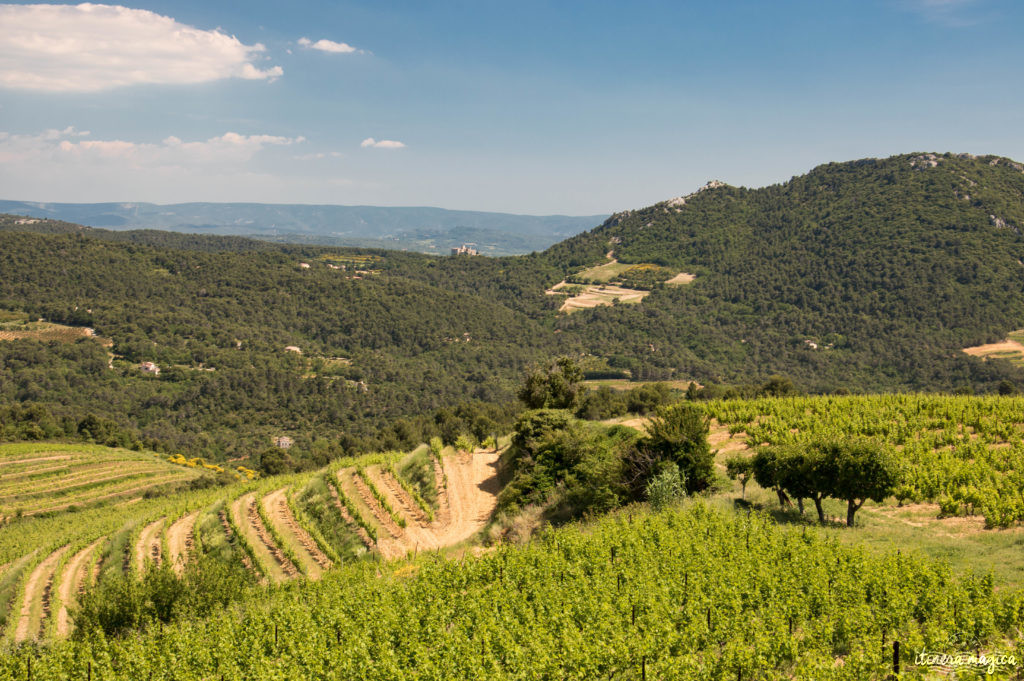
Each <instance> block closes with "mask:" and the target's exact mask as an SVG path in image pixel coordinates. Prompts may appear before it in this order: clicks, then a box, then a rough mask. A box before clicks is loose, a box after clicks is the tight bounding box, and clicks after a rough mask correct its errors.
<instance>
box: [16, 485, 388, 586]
mask: <svg viewBox="0 0 1024 681" xmlns="http://www.w3.org/2000/svg"><path fill="white" fill-rule="evenodd" d="M327 489H329V490H330V491H331V498H332V499H333V500H334V506H335V508H337V509H338V513H340V514H341V518H342V520H344V521H345V523H346V524H347V525H348V527H349V529H350V530H352V531H353V532H355V533H356V535H357V536H358V537H359V540H360V541H361V542H363V545H364V546H366V548H368V549H370V550H373V549H374V547H375V544H374V541H373V537H371V536H370V533H369V532H367V531H366V529H365V528H363V526H362V525H360V524H359V523H357V522H356V519H355V518H353V517H352V514H351V513H349V512H348V509H347V508H345V504H343V503H341V497H340V496H339V495H338V490H337V488H336V487H335V486H334V485H332V484H330V483H328V484H327ZM0 574H3V573H2V572H0Z"/></svg>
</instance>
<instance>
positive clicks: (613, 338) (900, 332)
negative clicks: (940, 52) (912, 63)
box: [547, 154, 1024, 391]
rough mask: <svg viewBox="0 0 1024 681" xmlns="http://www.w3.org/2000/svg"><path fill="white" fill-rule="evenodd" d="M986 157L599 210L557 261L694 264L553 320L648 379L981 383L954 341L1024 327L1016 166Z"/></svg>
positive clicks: (713, 190)
mask: <svg viewBox="0 0 1024 681" xmlns="http://www.w3.org/2000/svg"><path fill="white" fill-rule="evenodd" d="M1022 168H1024V166H1022V165H1021V164H1019V163H1015V162H1012V161H1009V160H1007V159H1001V158H997V157H980V158H975V157H969V156H953V155H945V156H937V155H933V154H918V155H905V156H895V157H892V158H888V159H882V160H876V159H867V160H863V161H855V162H850V163H832V164H828V165H824V166H821V167H818V168H816V169H814V170H813V171H811V172H810V173H808V174H807V175H804V176H801V177H796V178H793V179H792V180H791V181H789V182H787V183H784V184H779V185H774V186H771V187H766V188H764V189H756V190H751V189H743V188H736V187H730V186H727V185H719V186H715V185H716V184H718V183H712V184H711V185H709V188H707V189H705V190H703V191H700V192H698V193H696V194H694V195H692V196H689V197H683V198H680V199H674V200H671V201H666V202H663V203H659V204H656V205H654V206H650V207H648V208H644V209H642V210H636V211H626V212H624V213H619V214H616V215H614V216H612V217H611V218H610V219H609V220H607V221H606V222H605V223H604V224H603V225H602V226H601V227H599V228H597V229H595V230H593V231H591V232H587V233H585V234H582V235H580V236H577V237H575V238H573V239H570V240H568V241H565V242H563V243H561V244H559V245H557V246H554V247H552V248H551V249H550V250H549V251H548V253H547V256H548V257H549V258H551V259H552V260H553V261H557V262H567V261H569V259H576V260H579V259H581V258H585V259H587V261H588V262H589V263H594V262H598V261H600V260H602V259H603V258H604V257H605V253H606V252H607V251H609V250H612V249H613V250H614V256H615V257H616V258H617V259H618V260H619V261H620V262H625V263H656V264H660V265H665V266H669V267H672V268H676V269H678V270H683V271H686V272H692V273H694V274H696V275H697V277H696V280H695V281H694V282H693V283H692V284H689V285H688V286H684V287H666V288H665V289H664V290H660V291H655V293H654V294H652V295H651V296H649V297H647V298H646V299H645V300H644V302H643V304H642V305H640V306H621V307H618V308H600V309H595V310H593V311H590V312H586V313H580V314H575V315H572V316H569V317H567V318H565V319H564V320H563V321H562V323H561V324H560V325H559V326H560V328H561V329H562V330H563V331H564V332H566V333H571V334H573V335H576V336H578V337H579V338H580V339H581V340H582V341H583V342H584V344H585V345H586V346H588V347H590V348H600V350H601V352H602V353H604V354H605V355H607V356H610V357H613V358H614V359H616V360H617V362H618V363H619V364H622V365H626V366H628V367H629V368H633V369H634V370H637V369H639V370H640V371H641V372H643V373H644V374H645V375H649V376H655V377H667V376H669V375H676V376H679V375H681V376H697V377H700V378H702V379H705V380H709V379H710V380H715V379H718V380H725V381H744V380H750V379H751V378H752V377H765V376H768V375H770V374H773V373H785V374H787V375H790V376H791V377H793V378H794V379H795V380H797V382H798V383H800V384H802V385H803V387H805V388H808V389H813V390H825V391H829V390H833V389H836V388H846V389H850V390H854V391H856V390H880V389H946V390H948V389H956V388H973V389H978V390H984V389H986V386H989V385H991V383H992V382H993V381H995V380H997V379H998V378H1000V377H1006V378H1011V380H1014V381H1018V382H1020V381H1021V376H1020V374H1019V373H1017V372H1015V371H1011V370H1010V369H1009V368H1008V367H1006V366H1002V367H996V366H994V365H991V364H989V365H983V364H981V363H979V362H976V361H973V360H970V359H968V358H966V357H963V356H962V355H961V353H960V352H959V351H960V349H961V348H964V347H966V346H968V345H973V344H976V343H981V342H988V341H993V340H997V339H1000V338H1004V337H1005V334H1006V332H1007V331H1010V330H1012V329H1016V328H1019V327H1021V326H1024V240H1022V238H1021V234H1020V229H1021V227H1022V226H1024V171H1022Z"/></svg>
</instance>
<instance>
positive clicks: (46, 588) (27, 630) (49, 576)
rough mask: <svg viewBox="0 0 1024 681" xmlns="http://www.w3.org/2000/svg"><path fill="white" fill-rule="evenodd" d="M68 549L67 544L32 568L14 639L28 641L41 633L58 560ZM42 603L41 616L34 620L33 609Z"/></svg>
mask: <svg viewBox="0 0 1024 681" xmlns="http://www.w3.org/2000/svg"><path fill="white" fill-rule="evenodd" d="M67 550H68V547H67V546H63V547H61V548H59V549H57V550H56V551H54V552H53V553H51V554H50V555H49V556H47V557H46V558H44V559H43V560H42V562H40V563H39V565H37V566H36V567H35V569H34V570H32V574H30V575H29V577H28V582H26V584H25V593H24V595H23V597H22V601H21V614H20V615H19V617H18V626H17V629H15V632H14V640H15V641H17V642H19V643H20V642H21V641H27V640H29V638H35V637H36V636H37V635H38V634H39V628H40V627H41V626H42V623H43V622H44V621H45V619H46V615H47V614H48V613H47V610H48V608H49V603H48V600H49V599H48V597H47V596H48V595H49V593H50V590H51V588H52V586H53V576H54V571H55V570H56V569H57V562H58V561H59V560H60V558H61V556H63V555H64V552H65V551H67ZM37 601H39V603H40V610H39V612H40V616H39V620H38V621H36V622H33V616H32V610H33V609H34V605H35V603H36V602H37Z"/></svg>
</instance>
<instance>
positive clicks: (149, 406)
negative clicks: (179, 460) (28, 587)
mask: <svg viewBox="0 0 1024 681" xmlns="http://www.w3.org/2000/svg"><path fill="white" fill-rule="evenodd" d="M111 234H112V233H109V232H101V231H92V230H90V231H86V232H82V233H75V234H45V235H43V234H33V233H22V232H16V231H4V232H0V244H2V246H0V271H2V272H3V273H4V276H3V277H2V279H0V309H6V310H9V311H12V313H11V317H12V319H15V321H10V322H7V325H8V326H11V327H12V328H18V326H17V325H18V324H22V325H23V324H25V323H27V322H26V321H25V320H27V319H29V318H31V319H33V320H34V319H35V318H44V319H46V320H47V321H51V322H59V323H63V324H68V325H73V326H84V327H90V328H93V329H95V333H96V334H97V339H90V338H82V339H80V340H78V341H77V342H71V343H59V342H39V341H35V340H31V339H24V338H20V339H19V340H11V341H7V342H2V343H0V372H2V373H0V377H2V380H0V400H2V404H3V407H2V409H3V410H4V413H3V416H2V417H0V423H2V424H3V428H2V431H3V433H4V435H5V437H7V438H8V439H10V438H13V439H18V438H21V437H25V436H26V435H29V434H35V435H37V436H39V437H55V436H61V435H74V436H77V435H78V434H79V433H80V432H81V431H82V426H81V422H82V420H83V419H84V418H85V417H86V416H89V415H94V416H96V417H98V418H99V419H100V422H101V423H103V424H104V429H103V433H102V435H101V436H99V437H97V434H96V433H92V435H93V438H92V439H97V440H98V441H100V442H108V441H109V443H110V444H118V445H123V446H130V445H132V444H133V443H134V442H140V443H143V444H145V445H146V446H149V447H153V448H156V449H160V450H170V451H185V452H186V453H191V454H199V455H204V456H211V457H213V458H223V457H229V456H243V455H248V454H251V453H253V452H254V451H259V450H260V449H262V448H266V447H267V446H269V445H270V442H271V438H272V437H274V436H277V435H289V436H291V437H293V438H294V439H295V440H296V442H297V444H298V445H299V446H298V447H297V448H296V449H295V450H294V452H293V454H292V455H293V456H298V452H300V451H301V452H305V453H307V454H309V453H310V452H311V451H312V452H316V456H315V462H319V463H323V462H325V461H326V459H327V458H328V457H331V456H336V455H338V454H340V453H341V451H342V450H346V451H347V450H372V449H376V448H379V447H380V446H382V445H383V446H392V447H399V446H406V445H408V444H411V443H415V442H418V441H420V440H422V439H424V436H427V437H429V436H430V435H432V434H434V433H436V432H439V431H445V433H447V434H449V435H450V437H449V439H452V440H453V439H454V437H456V436H457V435H458V434H459V432H461V431H469V430H476V431H478V432H479V433H480V434H481V437H483V436H484V435H486V434H490V431H491V430H493V429H494V428H495V426H496V423H495V419H497V420H498V421H501V420H502V418H503V417H502V416H501V413H502V412H501V410H502V409H503V408H502V407H500V406H495V405H498V404H500V403H504V402H507V401H509V400H510V399H511V397H512V393H511V389H512V386H513V384H514V383H515V382H516V381H518V380H519V377H520V376H521V374H522V372H523V371H524V370H525V369H526V368H527V367H528V366H529V365H530V364H531V363H533V362H538V361H542V360H543V359H544V358H545V357H547V356H549V355H551V354H555V353H556V352H557V351H558V349H557V348H556V347H555V345H554V343H553V341H552V339H553V338H556V337H555V336H554V335H553V334H552V333H551V331H550V330H547V331H545V330H544V329H543V328H542V327H541V325H540V323H539V322H537V321H535V320H534V319H532V318H530V317H528V316H527V315H525V314H523V313H522V312H519V311H516V310H514V309H512V306H505V305H502V304H501V302H500V300H497V294H496V291H498V290H500V289H501V288H503V287H505V286H512V287H515V286H517V285H521V284H517V280H516V278H515V277H509V278H508V280H507V281H506V282H504V283H502V284H500V285H497V284H495V285H490V284H486V283H481V284H480V285H479V286H476V287H474V286H472V285H471V286H462V285H450V286H445V285H444V282H445V281H446V280H447V279H448V278H450V277H454V276H459V274H458V273H457V272H452V271H447V272H446V271H445V267H444V262H445V261H442V262H441V263H440V264H439V263H438V262H436V261H435V260H433V259H430V258H426V257H422V256H416V255H409V254H401V253H388V254H386V255H374V254H357V253H354V252H350V251H346V252H342V251H337V250H330V249H320V248H309V249H302V248H297V247H276V246H274V247H264V244H259V247H257V248H252V249H251V248H247V247H248V246H249V245H250V244H251V243H252V242H245V241H242V240H234V239H230V240H222V239H216V238H214V239H211V238H204V237H190V236H184V235H170V234H165V233H159V232H155V233H145V234H136V235H134V236H135V237H136V242H133V241H129V242H127V243H126V242H125V241H124V239H125V238H127V237H128V236H130V235H125V234H122V233H117V234H116V235H115V238H116V241H112V240H111V239H110V237H111ZM144 241H145V242H156V243H160V244H163V243H168V244H169V245H168V246H164V245H160V246H151V245H148V244H146V243H138V242H144ZM303 265H306V266H308V267H304V266H303ZM434 268H436V269H438V270H439V272H438V273H437V274H436V275H433V274H426V273H421V274H420V276H418V277H417V278H413V277H411V276H403V272H409V273H413V272H415V271H416V270H420V269H423V270H428V269H434ZM524 272H526V273H527V274H528V276H530V277H534V276H535V274H534V273H533V272H531V271H530V270H529V269H528V268H524ZM431 280H436V283H431ZM472 288H478V289H479V290H478V291H476V292H472V291H470V290H468V289H472ZM517 298H518V296H508V299H509V300H515V299H517ZM538 302H543V301H538ZM18 313H21V314H22V315H23V317H24V318H25V320H23V321H21V322H19V321H17V320H16V318H17V317H18ZM22 335H24V334H22ZM98 339H109V340H110V342H112V347H110V348H107V347H105V346H104V345H103V344H102V343H101V342H100V341H99V340H98ZM287 348H292V349H291V350H288V349H287ZM108 353H109V354H108ZM143 362H153V363H155V364H156V365H157V366H158V367H160V369H161V373H160V375H159V376H153V375H148V374H145V373H144V372H143V371H142V370H141V368H140V366H141V364H142V363H143ZM460 404H462V405H466V406H463V407H461V408H460V407H459V405H460ZM474 405H475V406H474ZM36 407H39V408H36ZM442 407H444V408H445V411H443V413H441V414H439V415H437V419H435V412H437V411H438V410H441V408H442ZM453 410H454V411H453ZM403 417H405V420H404V421H403V422H401V423H396V421H398V420H399V419H402V418H403ZM19 424H20V425H19ZM439 424H440V425H439ZM389 425H390V426H393V428H388V426H389ZM40 429H41V430H40ZM92 430H96V428H95V427H94V428H93V429H92ZM452 432H454V434H451V433H452Z"/></svg>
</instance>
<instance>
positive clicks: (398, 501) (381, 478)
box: [366, 466, 439, 553]
mask: <svg viewBox="0 0 1024 681" xmlns="http://www.w3.org/2000/svg"><path fill="white" fill-rule="evenodd" d="M366 475H367V476H368V477H369V478H370V480H371V481H373V484H374V486H375V487H376V488H377V489H379V490H380V492H381V494H383V495H384V498H385V499H387V500H388V503H389V504H390V505H391V508H393V509H395V512H396V513H398V514H399V515H401V516H402V517H403V518H405V528H404V529H403V535H404V540H405V544H406V547H407V550H408V549H410V548H411V550H412V551H413V553H417V552H419V551H432V550H434V549H436V548H437V547H438V546H439V544H438V542H437V539H436V537H435V534H434V531H433V530H434V528H432V527H429V526H428V524H427V522H426V518H425V517H424V516H423V512H422V511H421V510H420V509H419V507H417V506H416V502H414V501H413V500H412V499H411V498H409V496H408V494H406V495H405V496H404V498H403V496H401V495H399V494H396V493H395V489H394V488H396V487H397V488H398V489H399V490H401V491H402V492H403V493H404V492H405V490H403V489H402V488H401V486H400V485H399V484H398V482H397V481H396V480H395V479H394V478H392V477H391V476H390V475H389V474H387V473H385V472H384V471H382V470H380V468H379V467H378V466H370V467H368V468H367V469H366Z"/></svg>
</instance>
